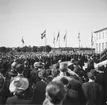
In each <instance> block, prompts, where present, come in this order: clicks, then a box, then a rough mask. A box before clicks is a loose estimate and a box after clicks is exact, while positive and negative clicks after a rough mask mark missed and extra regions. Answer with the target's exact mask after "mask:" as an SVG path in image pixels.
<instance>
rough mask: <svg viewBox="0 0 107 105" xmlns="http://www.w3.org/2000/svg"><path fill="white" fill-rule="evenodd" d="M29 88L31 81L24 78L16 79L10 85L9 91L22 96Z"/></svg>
mask: <svg viewBox="0 0 107 105" xmlns="http://www.w3.org/2000/svg"><path fill="white" fill-rule="evenodd" d="M28 87H29V81H28V79H27V78H24V77H15V78H14V79H13V80H12V82H11V83H10V86H9V90H10V92H11V93H13V94H14V95H17V96H21V95H23V94H24V93H25V91H26V90H27V89H28Z"/></svg>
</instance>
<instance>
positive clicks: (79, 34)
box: [78, 32, 80, 41]
mask: <svg viewBox="0 0 107 105" xmlns="http://www.w3.org/2000/svg"><path fill="white" fill-rule="evenodd" d="M78 40H79V41H80V32H79V33H78Z"/></svg>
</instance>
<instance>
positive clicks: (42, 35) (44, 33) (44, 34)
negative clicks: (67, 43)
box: [41, 30, 46, 39]
mask: <svg viewBox="0 0 107 105" xmlns="http://www.w3.org/2000/svg"><path fill="white" fill-rule="evenodd" d="M44 37H46V30H45V31H44V32H43V33H42V34H41V39H43V38H44Z"/></svg>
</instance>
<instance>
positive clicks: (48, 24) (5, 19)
mask: <svg viewBox="0 0 107 105" xmlns="http://www.w3.org/2000/svg"><path fill="white" fill-rule="evenodd" d="M105 27H107V0H0V46H6V47H18V46H19V47H21V46H22V42H21V39H22V36H23V39H24V42H25V45H27V46H44V45H45V39H41V33H42V32H44V30H46V44H47V45H50V46H52V47H53V46H54V44H53V37H54V36H55V38H57V35H58V32H59V33H60V46H61V47H64V46H65V42H64V40H63V37H64V35H65V33H67V46H68V47H78V46H79V42H78V33H80V40H81V47H90V46H91V34H92V32H94V31H96V30H99V29H102V28H105ZM55 47H59V42H58V41H57V42H56V43H55Z"/></svg>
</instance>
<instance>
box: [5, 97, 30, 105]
mask: <svg viewBox="0 0 107 105" xmlns="http://www.w3.org/2000/svg"><path fill="white" fill-rule="evenodd" d="M6 105H30V100H28V99H27V98H26V97H25V96H21V97H18V96H16V95H15V96H13V97H9V98H8V99H7V101H6Z"/></svg>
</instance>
